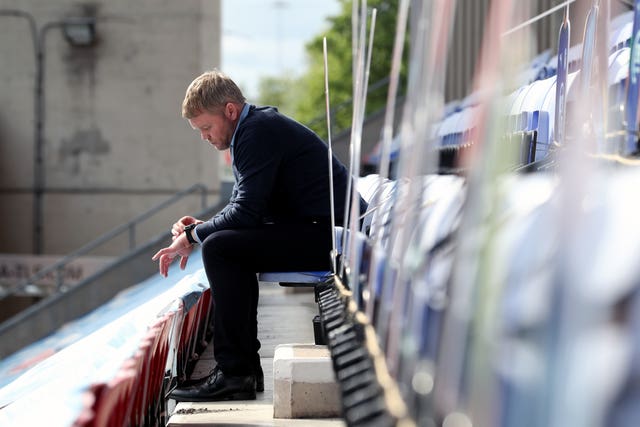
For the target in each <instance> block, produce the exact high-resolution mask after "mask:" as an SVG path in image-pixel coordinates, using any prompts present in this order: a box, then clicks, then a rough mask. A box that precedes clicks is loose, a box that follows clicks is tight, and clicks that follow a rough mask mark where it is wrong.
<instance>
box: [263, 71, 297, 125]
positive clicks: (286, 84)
mask: <svg viewBox="0 0 640 427" xmlns="http://www.w3.org/2000/svg"><path fill="white" fill-rule="evenodd" d="M298 86H300V82H299V80H298V79H295V78H292V77H287V76H283V77H264V78H262V79H260V83H259V84H258V94H259V95H258V104H260V105H273V106H275V107H278V110H279V111H280V112H281V113H284V114H286V115H289V116H293V115H295V111H296V103H297V95H296V94H298V93H299V89H298Z"/></svg>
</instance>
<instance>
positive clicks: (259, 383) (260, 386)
mask: <svg viewBox="0 0 640 427" xmlns="http://www.w3.org/2000/svg"><path fill="white" fill-rule="evenodd" d="M256 391H259V392H263V391H264V372H262V366H260V364H258V367H257V368H256Z"/></svg>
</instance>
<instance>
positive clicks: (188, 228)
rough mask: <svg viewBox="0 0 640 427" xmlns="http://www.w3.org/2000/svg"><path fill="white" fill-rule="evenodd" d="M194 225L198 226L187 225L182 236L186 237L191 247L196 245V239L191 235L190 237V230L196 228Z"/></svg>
mask: <svg viewBox="0 0 640 427" xmlns="http://www.w3.org/2000/svg"><path fill="white" fill-rule="evenodd" d="M196 225H198V224H189V225H187V226H186V227H184V234H186V235H187V241H188V242H189V243H191V244H192V245H195V244H196V243H198V242H197V241H196V239H194V238H193V235H191V230H193V229H194V228H196Z"/></svg>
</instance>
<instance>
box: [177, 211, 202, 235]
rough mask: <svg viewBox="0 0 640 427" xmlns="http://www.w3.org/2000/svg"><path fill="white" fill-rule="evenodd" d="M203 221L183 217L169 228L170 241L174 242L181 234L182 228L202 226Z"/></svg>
mask: <svg viewBox="0 0 640 427" xmlns="http://www.w3.org/2000/svg"><path fill="white" fill-rule="evenodd" d="M203 222H204V221H202V220H200V219H196V218H194V217H192V216H183V217H182V218H180V219H179V220H178V221H177V222H176V223H175V224H173V226H171V234H172V237H171V239H173V240H176V239H177V238H178V236H180V235H181V234H182V232H183V231H184V228H185V227H186V226H187V225H189V224H202V223H203Z"/></svg>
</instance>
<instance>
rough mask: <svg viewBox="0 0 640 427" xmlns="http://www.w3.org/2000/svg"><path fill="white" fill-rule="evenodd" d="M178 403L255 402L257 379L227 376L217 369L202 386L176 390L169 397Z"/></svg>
mask: <svg viewBox="0 0 640 427" xmlns="http://www.w3.org/2000/svg"><path fill="white" fill-rule="evenodd" d="M169 398H170V399H174V400H176V401H178V402H216V401H220V400H255V398H256V377H255V376H254V375H247V376H239V377H231V376H226V375H225V374H224V373H223V372H222V370H221V369H219V368H218V367H216V368H215V369H214V370H213V373H212V374H211V375H210V376H209V377H208V378H207V379H206V381H205V382H204V383H202V384H200V385H196V386H191V387H185V388H176V389H175V390H173V391H172V392H171V394H170V395H169Z"/></svg>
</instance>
